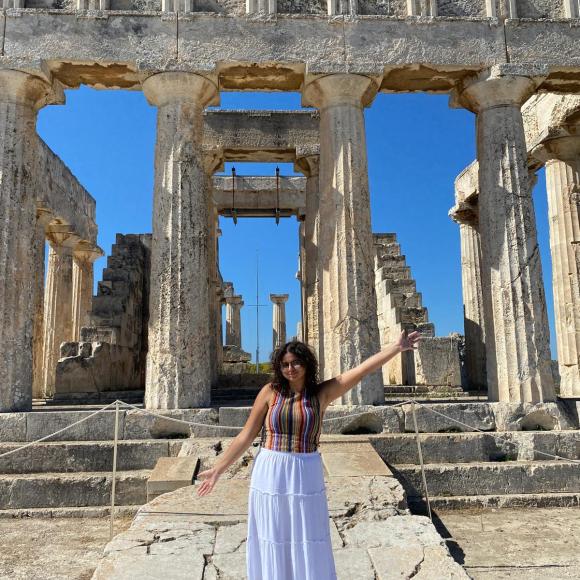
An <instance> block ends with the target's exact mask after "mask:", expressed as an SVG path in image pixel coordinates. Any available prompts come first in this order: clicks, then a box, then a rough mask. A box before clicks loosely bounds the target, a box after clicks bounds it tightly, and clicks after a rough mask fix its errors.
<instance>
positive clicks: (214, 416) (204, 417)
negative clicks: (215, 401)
mask: <svg viewBox="0 0 580 580" xmlns="http://www.w3.org/2000/svg"><path fill="white" fill-rule="evenodd" d="M154 412H155V415H150V414H148V413H145V412H143V411H141V410H137V409H135V410H132V411H127V416H126V418H125V439H161V438H163V439H172V438H173V439H187V438H188V437H189V436H190V435H191V432H192V429H196V430H199V429H203V427H199V426H192V425H189V424H188V423H182V422H180V421H187V422H195V423H202V424H207V425H216V424H217V422H218V411H217V410H216V409H210V408H207V409H205V408H200V409H171V410H160V409H159V410H155V411H154ZM172 419H178V421H173V420H172ZM207 430H208V432H210V433H211V434H212V435H214V434H215V431H216V429H215V428H214V429H212V428H210V427H208V428H207ZM196 433H197V431H196Z"/></svg>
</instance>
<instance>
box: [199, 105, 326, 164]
mask: <svg viewBox="0 0 580 580" xmlns="http://www.w3.org/2000/svg"><path fill="white" fill-rule="evenodd" d="M204 122H205V125H204V147H205V148H208V149H211V148H219V149H221V150H222V152H223V158H224V160H226V161H257V162H272V163H273V162H293V161H295V160H296V158H297V155H298V154H297V151H302V150H308V151H318V148H319V134H318V123H319V115H318V112H317V111H251V110H232V111H206V112H205V113H204Z"/></svg>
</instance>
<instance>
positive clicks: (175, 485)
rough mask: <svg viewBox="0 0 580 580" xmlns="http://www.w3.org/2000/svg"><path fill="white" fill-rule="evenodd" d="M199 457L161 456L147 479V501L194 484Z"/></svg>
mask: <svg viewBox="0 0 580 580" xmlns="http://www.w3.org/2000/svg"><path fill="white" fill-rule="evenodd" d="M198 462H199V459H197V458H193V457H160V458H159V459H158V460H157V464H156V465H155V467H154V469H153V471H152V472H151V475H150V476H149V479H148V480H147V501H151V500H152V499H153V498H154V497H157V496H158V495H161V494H162V493H167V492H169V491H175V490H176V489H179V488H181V487H187V486H189V485H192V484H193V475H194V473H195V469H196V467H197V466H198Z"/></svg>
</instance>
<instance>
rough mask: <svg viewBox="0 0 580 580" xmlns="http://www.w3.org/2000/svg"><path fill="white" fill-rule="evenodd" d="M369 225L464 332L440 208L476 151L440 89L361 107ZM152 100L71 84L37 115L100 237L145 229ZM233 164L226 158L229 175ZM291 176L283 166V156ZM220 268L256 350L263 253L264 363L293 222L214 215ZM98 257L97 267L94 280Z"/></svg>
mask: <svg viewBox="0 0 580 580" xmlns="http://www.w3.org/2000/svg"><path fill="white" fill-rule="evenodd" d="M221 107H222V108H224V109H233V108H252V109H299V108H300V95H298V94H296V93H222V97H221ZM365 119H366V127H367V149H368V163H369V181H370V190H371V212H372V213H371V215H372V227H373V232H395V233H396V234H397V236H398V239H399V242H400V244H401V248H402V252H403V253H404V254H405V255H406V257H407V263H408V265H409V266H410V267H411V272H412V275H413V276H414V278H415V280H416V281H417V289H418V291H419V292H421V293H422V295H423V304H424V305H425V306H426V307H427V308H428V310H429V318H430V320H431V321H432V322H434V324H435V329H436V332H437V334H438V335H441V336H443V335H447V334H448V333H449V332H462V331H463V314H462V298H461V269H460V249H459V230H458V226H457V225H456V224H455V223H454V222H452V221H451V220H450V219H449V217H448V216H447V212H448V210H449V208H450V207H451V206H452V205H453V194H454V190H453V182H454V179H455V177H456V176H457V175H458V173H459V172H460V171H461V170H462V169H463V168H465V166H466V165H468V164H469V163H470V162H471V161H472V160H473V159H474V158H475V123H474V116H473V115H472V114H471V113H469V112H468V111H465V110H462V109H459V110H458V109H450V108H449V107H448V104H447V97H446V96H443V95H426V94H404V95H386V94H380V95H378V96H377V98H376V99H375V101H374V103H373V105H372V107H371V108H369V109H367V110H366V112H365ZM155 121H156V109H155V108H153V107H150V106H149V105H148V104H147V102H146V100H145V98H144V97H143V94H142V93H141V92H129V91H95V90H92V89H89V88H86V87H81V88H80V89H79V90H75V91H67V103H66V105H64V106H52V107H46V108H45V109H43V110H42V111H41V112H40V114H39V119H38V132H39V134H40V136H41V137H42V138H43V139H44V140H45V141H46V142H47V144H48V145H49V146H50V147H51V148H52V150H53V151H54V152H55V153H57V154H58V155H59V156H60V157H61V158H62V159H63V161H64V162H65V163H66V164H67V165H68V167H69V168H70V169H71V170H72V172H73V173H74V174H75V175H76V177H77V178H78V179H79V181H80V182H81V183H82V184H83V185H84V186H85V188H86V189H87V190H88V191H89V192H90V193H91V195H92V196H93V197H94V198H95V199H96V201H97V223H98V226H99V238H98V240H99V245H100V246H101V247H102V248H103V250H105V253H106V254H107V255H108V254H109V253H110V251H111V245H112V244H113V243H114V240H115V234H116V233H117V232H120V233H144V232H150V231H151V207H152V192H153V158H154V146H155ZM230 170H231V164H228V165H227V166H226V173H229V171H230ZM280 170H281V173H282V174H283V175H284V174H286V175H288V174H292V173H293V172H292V166H291V165H285V164H282V165H280ZM236 171H237V173H238V174H239V175H274V172H275V165H274V164H249V163H238V164H236ZM534 202H535V208H536V219H537V223H538V238H539V243H540V251H541V256H542V265H543V269H544V279H545V285H546V296H547V300H548V315H549V319H550V334H551V337H552V352H553V356H554V357H555V356H556V350H555V340H554V327H553V306H552V292H551V261H550V255H549V238H548V235H549V233H548V219H547V200H546V187H545V176H544V172H543V171H542V172H540V174H539V179H538V184H537V185H536V187H535V190H534ZM220 228H221V230H222V232H223V233H222V236H221V238H220V267H221V272H222V275H223V277H224V280H227V281H232V282H233V283H234V285H235V288H236V292H237V293H239V294H242V295H243V297H244V301H245V304H246V306H244V308H243V309H242V333H243V335H242V342H243V348H244V349H245V350H247V351H249V352H251V353H252V355H253V356H254V355H255V351H256V308H255V306H252V305H255V304H256V258H257V255H258V256H259V261H260V285H259V296H258V299H259V303H260V304H262V305H265V306H262V307H260V309H259V311H260V312H259V316H260V324H259V335H260V339H259V344H260V360H266V359H267V357H268V356H269V353H270V350H271V343H272V307H271V303H270V300H269V295H270V294H271V293H275V294H281V293H288V294H290V299H289V301H288V303H287V321H288V334H289V335H292V334H294V333H295V329H296V323H297V322H298V321H299V320H300V294H299V285H298V282H297V280H296V278H295V274H296V271H297V269H298V222H297V221H296V219H295V218H290V219H283V220H281V221H280V224H279V225H278V226H276V224H275V222H274V220H273V219H247V220H242V219H240V220H238V224H237V225H234V224H233V223H232V220H230V219H223V218H221V219H220ZM105 263H106V261H105V259H104V258H102V259H100V260H99V261H98V262H97V263H96V264H95V279H96V280H100V279H101V272H102V269H103V267H104V266H105Z"/></svg>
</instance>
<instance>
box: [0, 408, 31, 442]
mask: <svg viewBox="0 0 580 580" xmlns="http://www.w3.org/2000/svg"><path fill="white" fill-rule="evenodd" d="M27 416H28V413H0V441H13V442H20V441H27V439H26V417H27Z"/></svg>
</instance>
